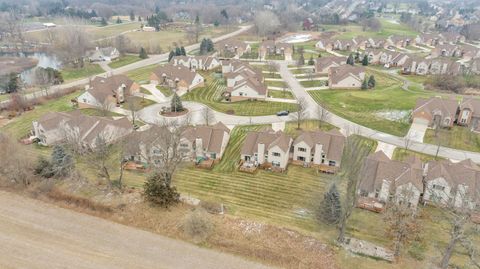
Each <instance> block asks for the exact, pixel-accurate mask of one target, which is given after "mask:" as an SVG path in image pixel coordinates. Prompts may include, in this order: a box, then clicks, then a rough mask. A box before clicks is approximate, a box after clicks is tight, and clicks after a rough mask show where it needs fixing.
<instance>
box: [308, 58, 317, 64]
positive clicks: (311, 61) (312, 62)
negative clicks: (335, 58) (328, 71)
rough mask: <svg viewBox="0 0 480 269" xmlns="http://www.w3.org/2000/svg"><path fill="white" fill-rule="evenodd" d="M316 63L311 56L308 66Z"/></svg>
mask: <svg viewBox="0 0 480 269" xmlns="http://www.w3.org/2000/svg"><path fill="white" fill-rule="evenodd" d="M314 64H315V61H314V60H313V57H312V56H310V59H309V60H308V65H314Z"/></svg>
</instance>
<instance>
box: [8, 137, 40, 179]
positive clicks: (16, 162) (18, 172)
mask: <svg viewBox="0 0 480 269" xmlns="http://www.w3.org/2000/svg"><path fill="white" fill-rule="evenodd" d="M0 154H1V156H3V157H2V158H0V182H3V183H7V184H8V183H10V182H14V183H15V184H22V185H23V186H27V185H29V184H30V183H31V180H32V178H33V176H32V174H33V173H32V168H33V162H32V160H31V159H30V158H29V156H30V154H28V153H27V152H25V150H24V149H23V148H22V147H20V145H19V144H18V143H17V142H16V141H14V140H12V139H10V138H9V137H7V136H6V135H5V134H2V133H0Z"/></svg>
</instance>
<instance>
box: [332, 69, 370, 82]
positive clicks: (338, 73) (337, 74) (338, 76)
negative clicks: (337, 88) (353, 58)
mask: <svg viewBox="0 0 480 269" xmlns="http://www.w3.org/2000/svg"><path fill="white" fill-rule="evenodd" d="M362 73H365V68H363V67H360V66H351V65H348V64H347V65H342V66H338V67H332V68H330V75H329V79H330V81H331V82H332V83H333V84H337V83H338V82H340V81H342V80H344V79H345V78H347V77H350V76H351V77H353V78H355V79H357V80H359V81H362V80H363V79H362V77H361V74H362Z"/></svg>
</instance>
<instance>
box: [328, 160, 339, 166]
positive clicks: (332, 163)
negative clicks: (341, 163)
mask: <svg viewBox="0 0 480 269" xmlns="http://www.w3.org/2000/svg"><path fill="white" fill-rule="evenodd" d="M336 164H337V163H336V162H335V161H329V162H328V165H329V166H335V165H336Z"/></svg>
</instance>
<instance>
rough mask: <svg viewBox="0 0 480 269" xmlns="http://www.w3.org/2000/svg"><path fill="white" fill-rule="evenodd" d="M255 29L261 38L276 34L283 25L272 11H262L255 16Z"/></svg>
mask: <svg viewBox="0 0 480 269" xmlns="http://www.w3.org/2000/svg"><path fill="white" fill-rule="evenodd" d="M254 23H255V27H256V28H257V33H258V34H259V35H260V36H267V35H271V34H274V33H275V32H276V31H278V30H279V29H280V26H281V23H280V20H279V19H278V17H277V15H275V13H273V12H271V11H260V12H258V13H257V14H256V15H255V20H254Z"/></svg>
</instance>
